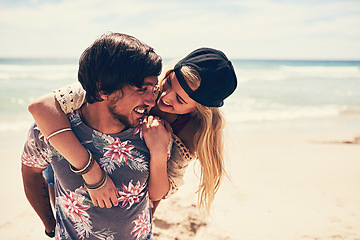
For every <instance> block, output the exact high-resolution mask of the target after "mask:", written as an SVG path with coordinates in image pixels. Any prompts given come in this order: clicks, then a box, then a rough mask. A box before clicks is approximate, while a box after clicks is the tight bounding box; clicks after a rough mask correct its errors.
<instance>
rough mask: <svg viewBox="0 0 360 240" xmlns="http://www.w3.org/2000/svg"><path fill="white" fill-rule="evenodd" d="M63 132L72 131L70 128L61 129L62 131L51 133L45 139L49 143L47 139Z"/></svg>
mask: <svg viewBox="0 0 360 240" xmlns="http://www.w3.org/2000/svg"><path fill="white" fill-rule="evenodd" d="M65 131H72V129H71V128H63V129H60V130H58V131H56V132H53V133H52V134H50V135H49V136H48V137H47V138H46V139H47V140H48V141H49V139H50V138H51V137H53V136H55V135H56V134H59V133H62V132H65Z"/></svg>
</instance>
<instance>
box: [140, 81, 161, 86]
mask: <svg viewBox="0 0 360 240" xmlns="http://www.w3.org/2000/svg"><path fill="white" fill-rule="evenodd" d="M156 84H157V83H152V82H144V84H143V85H142V86H143V87H145V86H156Z"/></svg>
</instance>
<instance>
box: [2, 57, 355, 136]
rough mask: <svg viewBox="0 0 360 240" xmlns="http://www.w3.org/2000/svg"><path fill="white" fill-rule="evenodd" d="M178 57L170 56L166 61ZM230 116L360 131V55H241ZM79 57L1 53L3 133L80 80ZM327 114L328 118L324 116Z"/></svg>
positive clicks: (22, 125)
mask: <svg viewBox="0 0 360 240" xmlns="http://www.w3.org/2000/svg"><path fill="white" fill-rule="evenodd" d="M171 61H172V60H164V66H166V65H167V63H170V62H171ZM232 62H233V65H234V68H235V71H236V73H237V77H238V87H237V89H236V91H235V92H234V94H233V95H232V96H230V97H229V98H228V99H226V100H225V105H224V107H222V109H223V110H224V112H225V114H226V116H227V118H228V122H232V123H233V124H236V123H239V124H247V123H251V124H253V125H259V124H261V125H266V124H271V123H280V124H288V125H289V126H292V124H293V123H299V122H317V123H318V125H316V126H323V125H324V122H328V121H329V120H333V125H331V126H330V127H333V126H336V125H334V124H339V123H343V125H344V126H348V123H349V122H350V123H351V124H350V125H351V126H352V127H353V128H354V130H356V131H360V61H303V60H236V59H232ZM77 68H78V60H77V59H0V83H1V89H0V134H4V133H6V132H9V131H26V129H28V127H29V122H31V121H32V118H31V115H30V114H29V113H28V111H27V106H28V104H29V103H30V102H31V101H32V100H34V99H35V98H37V97H39V96H41V95H43V94H45V93H48V92H50V91H51V90H53V89H56V88H58V87H61V86H65V85H67V84H70V83H72V82H74V81H77ZM324 120H326V121H324Z"/></svg>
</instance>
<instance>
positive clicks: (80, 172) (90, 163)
mask: <svg viewBox="0 0 360 240" xmlns="http://www.w3.org/2000/svg"><path fill="white" fill-rule="evenodd" d="M86 150H87V149H86ZM87 151H88V153H89V161H88V163H87V164H86V166H85V167H83V169H80V170H78V169H76V168H75V167H74V166H73V165H71V163H69V167H70V170H71V171H73V172H74V173H76V174H77V175H84V174H85V173H88V172H89V171H90V170H91V169H92V167H93V166H94V162H95V160H94V158H93V155H92V153H91V152H90V151H89V150H87Z"/></svg>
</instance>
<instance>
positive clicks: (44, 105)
mask: <svg viewBox="0 0 360 240" xmlns="http://www.w3.org/2000/svg"><path fill="white" fill-rule="evenodd" d="M77 108H79V107H77ZM28 109H29V111H30V113H31V114H32V115H33V117H34V119H35V122H36V123H37V125H38V127H39V129H40V131H41V132H42V134H43V135H44V136H45V137H48V136H49V135H50V134H51V133H53V132H55V131H58V130H60V129H64V128H69V127H70V123H69V121H68V118H67V117H66V115H65V113H64V112H63V111H62V109H61V107H60V104H59V103H58V101H57V100H56V99H55V97H54V94H53V93H50V94H47V95H44V96H42V97H40V98H38V99H37V100H35V101H34V102H32V103H31V104H30V105H29V107H28ZM49 142H50V143H51V145H52V146H54V147H55V148H56V150H58V152H59V153H60V154H61V155H63V156H64V157H65V158H66V159H67V161H68V162H69V163H70V164H71V165H73V166H74V167H75V168H76V169H82V168H84V167H85V166H86V164H87V163H88V161H89V153H88V151H87V150H86V149H85V148H84V146H83V145H82V144H81V143H80V141H79V140H78V139H77V138H76V136H75V134H74V133H73V132H72V131H65V132H62V133H61V134H56V135H54V136H53V137H51V138H50V139H49ZM82 176H83V178H84V180H85V181H86V182H87V183H88V184H94V183H97V182H99V180H100V179H101V177H102V172H101V168H100V166H99V165H98V164H97V163H96V162H95V164H94V166H93V168H92V169H91V171H89V172H88V173H86V174H84V175H82ZM88 191H89V194H90V196H91V198H92V200H93V203H94V205H95V206H99V207H105V206H106V207H108V208H110V207H111V206H112V205H114V206H116V205H117V204H118V199H117V195H118V190H117V189H116V187H115V185H114V183H113V182H112V181H111V179H110V178H108V181H107V183H106V185H105V186H104V187H102V188H101V189H98V190H90V189H89V190H88Z"/></svg>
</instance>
